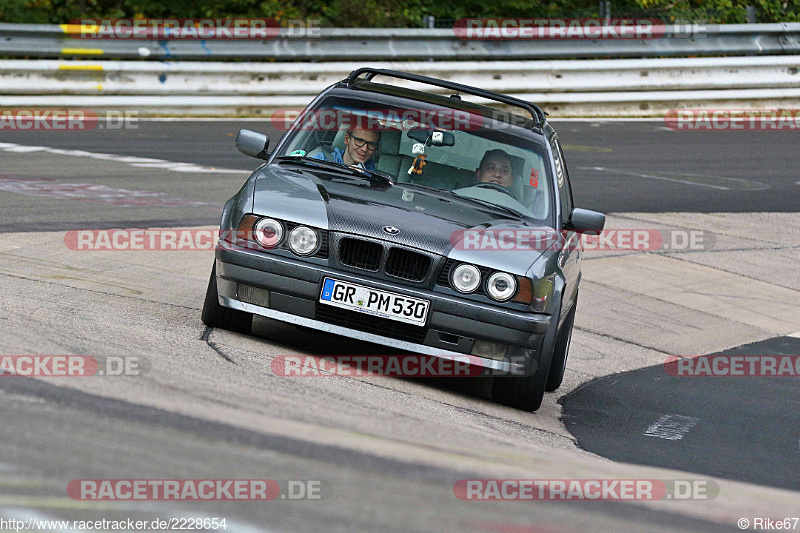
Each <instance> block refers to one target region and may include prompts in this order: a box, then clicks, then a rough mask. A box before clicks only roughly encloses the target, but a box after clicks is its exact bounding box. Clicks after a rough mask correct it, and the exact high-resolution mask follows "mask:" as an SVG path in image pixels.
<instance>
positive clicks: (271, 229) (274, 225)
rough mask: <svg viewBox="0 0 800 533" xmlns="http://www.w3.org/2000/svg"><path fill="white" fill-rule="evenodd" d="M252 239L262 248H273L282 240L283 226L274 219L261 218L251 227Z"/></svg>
mask: <svg viewBox="0 0 800 533" xmlns="http://www.w3.org/2000/svg"><path fill="white" fill-rule="evenodd" d="M253 237H254V238H255V240H256V241H257V242H258V244H260V245H261V246H263V247H264V248H275V247H276V246H278V245H279V244H280V243H281V241H282V240H283V225H282V224H281V223H280V222H278V221H277V220H275V219H274V218H262V219H261V220H259V221H258V222H256V223H255V225H254V226H253Z"/></svg>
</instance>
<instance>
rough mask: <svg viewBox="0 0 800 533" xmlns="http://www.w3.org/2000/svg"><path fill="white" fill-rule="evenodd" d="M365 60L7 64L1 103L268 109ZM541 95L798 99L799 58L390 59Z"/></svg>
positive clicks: (635, 101) (608, 105) (679, 100)
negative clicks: (353, 61) (408, 60)
mask: <svg viewBox="0 0 800 533" xmlns="http://www.w3.org/2000/svg"><path fill="white" fill-rule="evenodd" d="M360 66H363V64H362V63H350V62H348V63H319V64H309V63H235V62H231V63H210V62H169V63H167V62H153V61H148V62H141V61H49V60H40V61H22V60H6V61H2V62H0V107H22V108H29V107H59V108H60V107H86V108H92V109H98V110H99V109H126V110H136V111H138V112H140V113H145V114H179V115H259V114H262V115H265V114H268V113H269V112H270V111H271V110H274V109H277V108H298V107H304V106H305V105H306V104H308V102H310V100H311V98H312V97H313V96H314V95H316V94H317V93H318V92H319V91H320V90H321V89H323V88H324V87H326V86H328V85H330V84H332V83H334V82H336V81H338V80H341V79H343V78H344V77H346V76H347V74H349V73H350V72H351V71H352V70H354V69H356V68H358V67H360ZM371 66H375V67H383V68H394V69H398V70H406V71H409V72H416V73H420V74H427V75H432V76H436V77H442V78H446V79H449V80H452V81H456V82H460V83H465V84H468V85H475V86H478V87H483V88H486V89H490V90H494V91H498V92H502V93H508V94H513V95H514V96H517V97H519V98H522V99H525V100H528V101H532V102H536V103H539V104H541V105H543V106H544V107H545V109H546V110H547V111H549V112H550V113H551V114H553V116H565V115H571V116H575V115H580V116H653V115H663V113H664V112H665V111H666V110H669V109H674V108H677V107H698V106H711V105H714V106H723V107H749V106H758V107H775V106H781V107H800V105H799V104H800V74H798V69H800V56H760V57H723V58H664V59H636V60H631V59H616V60H572V61H480V62H455V61H453V62H408V63H400V62H392V63H384V64H378V63H371Z"/></svg>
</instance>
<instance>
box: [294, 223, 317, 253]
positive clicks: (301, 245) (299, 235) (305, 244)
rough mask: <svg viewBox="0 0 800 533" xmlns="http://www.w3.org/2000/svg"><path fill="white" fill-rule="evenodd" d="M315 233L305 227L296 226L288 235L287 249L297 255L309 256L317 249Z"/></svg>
mask: <svg viewBox="0 0 800 533" xmlns="http://www.w3.org/2000/svg"><path fill="white" fill-rule="evenodd" d="M318 243H319V237H317V232H316V231H314V230H313V229H311V228H307V227H305V226H297V227H296V228H294V229H293V230H292V231H291V233H289V248H291V249H292V251H293V252H294V253H296V254H297V255H311V254H312V253H314V251H315V250H316V249H317V244H318Z"/></svg>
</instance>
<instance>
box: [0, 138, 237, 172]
mask: <svg viewBox="0 0 800 533" xmlns="http://www.w3.org/2000/svg"><path fill="white" fill-rule="evenodd" d="M0 150H3V151H4V152H12V153H18V154H28V153H33V152H45V153H48V154H55V155H66V156H70V157H88V158H90V159H99V160H103V161H113V162H116V163H125V164H127V165H130V166H132V167H139V168H160V169H164V170H169V171H171V172H185V173H198V172H203V173H210V174H241V175H245V174H248V173H249V171H247V170H236V169H233V168H215V167H204V166H202V165H195V164H194V163H182V162H179V161H167V160H165V159H151V158H148V157H137V156H132V155H117V154H103V153H99V152H86V151H84V150H62V149H60V148H50V147H49V146H27V145H22V144H14V143H4V142H0Z"/></svg>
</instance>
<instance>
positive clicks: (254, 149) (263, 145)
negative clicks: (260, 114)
mask: <svg viewBox="0 0 800 533" xmlns="http://www.w3.org/2000/svg"><path fill="white" fill-rule="evenodd" d="M268 148H269V137H267V136H266V135H264V134H263V133H258V132H255V131H250V130H239V134H238V135H237V136H236V149H237V150H239V151H240V152H242V153H243V154H244V155H249V156H251V157H256V158H258V159H264V160H266V159H267V158H268V157H269V152H268V151H267V149H268Z"/></svg>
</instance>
